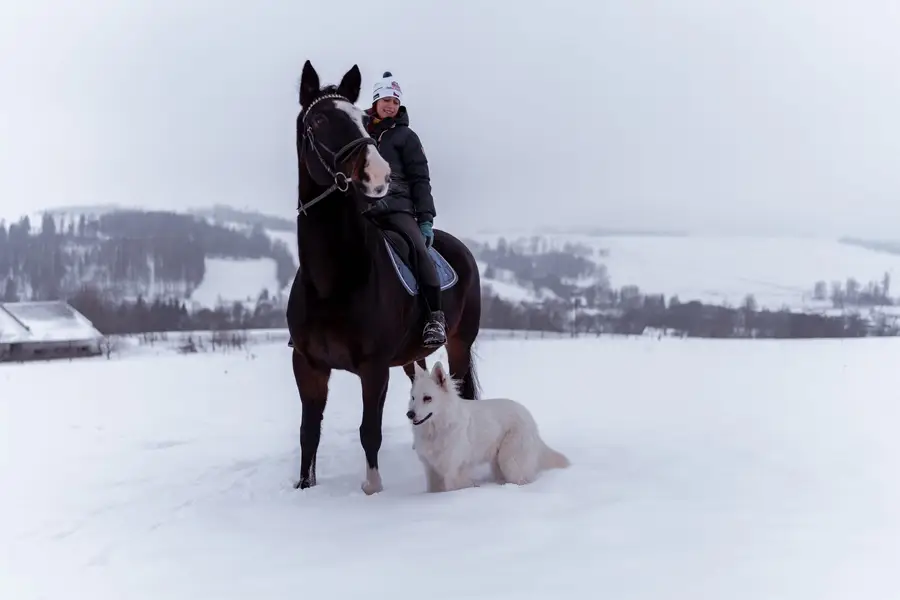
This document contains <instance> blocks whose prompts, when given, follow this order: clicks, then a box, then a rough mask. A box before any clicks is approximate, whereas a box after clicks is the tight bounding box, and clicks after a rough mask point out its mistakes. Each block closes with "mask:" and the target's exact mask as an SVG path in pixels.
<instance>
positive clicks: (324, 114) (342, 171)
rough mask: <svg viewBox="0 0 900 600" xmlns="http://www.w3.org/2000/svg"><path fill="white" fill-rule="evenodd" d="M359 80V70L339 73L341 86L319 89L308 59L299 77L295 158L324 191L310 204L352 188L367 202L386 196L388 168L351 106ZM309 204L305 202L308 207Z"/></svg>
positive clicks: (357, 91)
mask: <svg viewBox="0 0 900 600" xmlns="http://www.w3.org/2000/svg"><path fill="white" fill-rule="evenodd" d="M361 84H362V77H361V75H360V73H359V68H358V67H357V66H356V65H353V68H352V69H350V70H349V71H347V73H345V74H344V77H343V79H341V83H340V85H338V86H337V87H335V86H333V85H330V86H326V87H324V88H322V87H320V84H319V75H318V73H316V70H315V69H314V68H313V66H312V64H311V63H310V62H309V61H308V60H307V61H306V64H304V65H303V75H302V77H301V79H300V106H301V107H302V108H301V111H300V114H299V115H298V117H297V156H298V161H299V165H298V166H299V167H300V169H301V177H302V170H303V168H304V166H305V168H306V170H307V171H308V172H309V176H310V178H312V180H313V181H314V182H315V183H316V184H318V185H320V186H323V187H329V186H330V187H329V189H328V190H327V191H326V192H323V193H322V195H320V196H319V197H318V198H316V199H315V200H314V201H318V200H319V199H320V198H324V197H325V196H327V194H328V193H330V192H331V191H334V190H335V189H336V190H338V191H341V192H347V191H349V189H350V185H351V183H352V184H355V186H356V187H357V188H358V189H359V190H360V191H362V193H363V194H365V195H366V196H368V197H370V198H381V197H384V196H385V194H387V192H388V184H389V182H390V174H391V167H390V165H389V164H388V162H387V161H386V160H384V158H383V157H382V156H381V155H380V154H379V153H378V150H377V148H376V147H375V140H373V139H372V138H371V136H369V134H368V133H367V132H366V128H365V126H364V125H363V113H362V111H361V110H360V109H359V108H357V107H356V105H355V102H356V100H357V99H358V98H359V88H360V85H361ZM308 205H309V202H307V206H308Z"/></svg>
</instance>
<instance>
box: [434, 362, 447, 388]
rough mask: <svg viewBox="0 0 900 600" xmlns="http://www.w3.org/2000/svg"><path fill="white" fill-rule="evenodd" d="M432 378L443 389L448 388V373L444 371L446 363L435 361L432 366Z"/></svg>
mask: <svg viewBox="0 0 900 600" xmlns="http://www.w3.org/2000/svg"><path fill="white" fill-rule="evenodd" d="M431 378H432V379H433V380H434V382H435V383H436V384H438V386H440V388H441V389H442V390H446V389H447V373H446V372H445V371H444V365H442V364H441V361H437V362H436V363H434V366H433V367H432V368H431Z"/></svg>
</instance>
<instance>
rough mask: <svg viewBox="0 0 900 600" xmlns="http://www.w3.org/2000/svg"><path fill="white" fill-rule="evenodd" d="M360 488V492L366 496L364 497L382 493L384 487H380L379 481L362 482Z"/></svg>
mask: <svg viewBox="0 0 900 600" xmlns="http://www.w3.org/2000/svg"><path fill="white" fill-rule="evenodd" d="M360 487H361V488H362V491H363V492H364V493H365V494H366V496H371V495H372V494H377V493H378V492H383V491H384V486H383V485H381V482H380V481H378V482H371V481H363V482H362V485H361V486H360Z"/></svg>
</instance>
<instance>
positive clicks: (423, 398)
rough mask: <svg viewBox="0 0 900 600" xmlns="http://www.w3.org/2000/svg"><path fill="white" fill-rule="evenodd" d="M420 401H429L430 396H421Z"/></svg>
mask: <svg viewBox="0 0 900 600" xmlns="http://www.w3.org/2000/svg"><path fill="white" fill-rule="evenodd" d="M422 402H431V396H422Z"/></svg>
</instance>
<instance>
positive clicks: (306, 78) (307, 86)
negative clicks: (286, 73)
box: [300, 60, 321, 107]
mask: <svg viewBox="0 0 900 600" xmlns="http://www.w3.org/2000/svg"><path fill="white" fill-rule="evenodd" d="M320 89H321V86H320V85H319V74H318V73H316V70H315V69H314V68H313V66H312V63H311V62H309V60H307V61H306V62H305V63H304V64H303V74H302V75H301V76H300V106H304V107H305V106H309V103H310V102H312V101H313V100H315V98H316V95H317V94H318V93H319V90H320Z"/></svg>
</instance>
